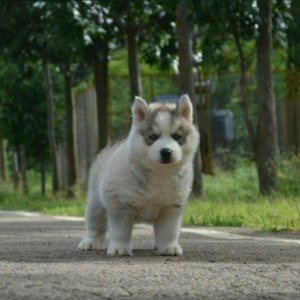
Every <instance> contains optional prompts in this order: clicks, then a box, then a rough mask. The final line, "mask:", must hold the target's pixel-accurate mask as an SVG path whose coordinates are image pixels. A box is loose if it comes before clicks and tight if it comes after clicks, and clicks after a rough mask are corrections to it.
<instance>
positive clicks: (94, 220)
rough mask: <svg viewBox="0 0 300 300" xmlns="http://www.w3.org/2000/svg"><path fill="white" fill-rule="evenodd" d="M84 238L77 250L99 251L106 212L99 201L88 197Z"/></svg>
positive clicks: (103, 238) (104, 230)
mask: <svg viewBox="0 0 300 300" xmlns="http://www.w3.org/2000/svg"><path fill="white" fill-rule="evenodd" d="M85 219H86V221H85V228H86V232H85V236H84V238H83V239H82V241H81V242H80V243H79V245H78V249H79V250H100V249H101V245H102V243H103V241H104V240H105V233H106V223H107V217H106V210H105V208H104V207H103V205H102V203H101V201H100V199H99V198H98V197H96V196H95V195H89V200H88V203H87V207H86V213H85Z"/></svg>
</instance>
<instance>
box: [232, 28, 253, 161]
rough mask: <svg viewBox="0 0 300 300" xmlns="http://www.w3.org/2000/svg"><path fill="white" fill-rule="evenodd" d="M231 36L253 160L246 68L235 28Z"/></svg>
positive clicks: (251, 125)
mask: <svg viewBox="0 0 300 300" xmlns="http://www.w3.org/2000/svg"><path fill="white" fill-rule="evenodd" d="M232 35H233V37H234V40H235V43H236V46H237V49H238V52H239V58H240V70H241V79H240V88H241V98H242V99H241V102H240V104H241V108H242V113H243V117H244V121H245V124H246V128H247V132H248V138H249V148H250V151H251V152H252V153H251V158H254V157H253V155H254V156H255V153H256V140H255V135H254V129H253V124H252V122H251V120H250V117H249V109H248V102H247V91H246V66H245V56H244V50H243V47H242V45H241V41H240V35H239V32H238V30H237V28H234V29H233V30H232Z"/></svg>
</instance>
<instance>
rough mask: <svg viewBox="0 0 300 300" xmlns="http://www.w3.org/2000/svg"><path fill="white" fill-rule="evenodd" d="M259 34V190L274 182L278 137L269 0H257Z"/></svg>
mask: <svg viewBox="0 0 300 300" xmlns="http://www.w3.org/2000/svg"><path fill="white" fill-rule="evenodd" d="M258 7H259V15H260V18H261V24H260V26H259V29H258V31H259V37H258V38H257V100H258V125H257V152H256V159H257V169H258V175H259V187H260V192H261V193H263V194H265V193H269V192H270V191H271V190H272V189H274V188H275V186H276V177H277V176H276V171H277V156H278V141H277V120H276V105H275V99H274V89H273V74H272V65H271V55H272V15H271V0H259V1H258Z"/></svg>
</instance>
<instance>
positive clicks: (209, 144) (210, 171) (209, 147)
mask: <svg viewBox="0 0 300 300" xmlns="http://www.w3.org/2000/svg"><path fill="white" fill-rule="evenodd" d="M204 81H205V82H206V89H205V107H206V125H207V155H208V157H207V158H208V174H211V175H213V166H212V138H211V123H210V103H209V87H208V79H207V74H205V75H204Z"/></svg>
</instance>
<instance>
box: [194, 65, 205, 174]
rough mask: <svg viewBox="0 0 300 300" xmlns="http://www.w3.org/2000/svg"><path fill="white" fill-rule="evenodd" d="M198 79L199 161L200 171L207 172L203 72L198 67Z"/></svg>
mask: <svg viewBox="0 0 300 300" xmlns="http://www.w3.org/2000/svg"><path fill="white" fill-rule="evenodd" d="M198 80H199V87H198V89H199V119H200V120H199V121H200V122H199V125H200V136H201V143H200V150H201V161H202V171H203V173H207V170H206V169H207V167H206V165H207V164H206V159H205V128H204V111H203V98H202V96H203V95H202V81H203V73H202V68H201V67H199V68H198ZM196 107H197V106H196Z"/></svg>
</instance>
